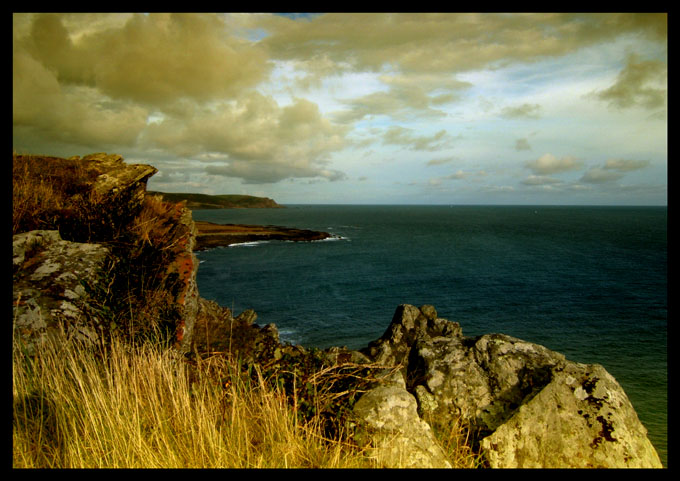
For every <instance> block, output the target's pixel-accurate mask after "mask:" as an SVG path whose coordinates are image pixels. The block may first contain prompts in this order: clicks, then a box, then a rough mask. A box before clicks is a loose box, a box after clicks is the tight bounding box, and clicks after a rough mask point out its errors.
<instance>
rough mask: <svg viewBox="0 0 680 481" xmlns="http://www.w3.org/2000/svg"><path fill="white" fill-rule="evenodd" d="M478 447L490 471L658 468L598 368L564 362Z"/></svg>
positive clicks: (615, 387)
mask: <svg viewBox="0 0 680 481" xmlns="http://www.w3.org/2000/svg"><path fill="white" fill-rule="evenodd" d="M552 374H553V376H552V379H551V381H550V382H549V383H548V384H546V385H545V387H543V388H542V389H541V390H540V391H539V392H538V393H537V394H536V396H534V397H533V398H531V399H530V400H528V401H527V402H525V403H524V404H522V405H521V406H520V407H519V409H517V410H516V411H515V413H514V414H513V416H512V417H511V418H510V419H508V420H507V421H506V422H505V423H504V424H502V425H500V426H499V427H498V428H497V429H496V431H495V432H494V433H493V434H491V435H490V436H488V437H486V438H484V439H483V440H482V442H481V445H482V447H483V449H484V451H485V455H486V458H487V461H488V462H489V465H490V467H492V468H661V467H662V465H661V461H660V459H659V456H658V454H657V452H656V450H655V449H654V447H653V446H652V444H651V442H650V441H649V439H648V438H647V430H646V429H645V428H644V426H643V425H642V424H641V423H640V420H639V419H638V417H637V414H636V413H635V410H634V409H633V406H632V405H631V404H630V401H629V400H628V398H627V397H626V395H625V394H624V392H623V389H621V387H620V386H619V384H618V383H617V382H616V380H615V379H614V378H613V377H612V376H611V375H610V374H609V373H608V372H607V371H606V370H605V369H604V368H603V367H602V366H600V365H597V364H591V365H585V364H577V363H567V364H566V365H565V366H564V367H562V368H556V369H553V371H552Z"/></svg>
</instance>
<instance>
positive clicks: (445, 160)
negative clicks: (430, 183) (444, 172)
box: [426, 156, 456, 166]
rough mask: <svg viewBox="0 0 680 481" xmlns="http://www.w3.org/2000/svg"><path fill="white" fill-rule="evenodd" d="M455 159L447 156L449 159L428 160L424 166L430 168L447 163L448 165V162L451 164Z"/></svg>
mask: <svg viewBox="0 0 680 481" xmlns="http://www.w3.org/2000/svg"><path fill="white" fill-rule="evenodd" d="M455 159H456V158H455V157H453V156H449V157H439V158H436V159H430V160H428V161H427V164H426V165H428V166H432V165H442V164H448V163H450V162H453V161H454V160H455Z"/></svg>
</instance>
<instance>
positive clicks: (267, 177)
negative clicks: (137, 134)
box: [143, 92, 346, 183]
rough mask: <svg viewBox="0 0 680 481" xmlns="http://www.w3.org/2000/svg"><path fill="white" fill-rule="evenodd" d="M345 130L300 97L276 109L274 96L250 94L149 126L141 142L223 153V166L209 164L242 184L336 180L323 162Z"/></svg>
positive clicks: (190, 152)
mask: <svg viewBox="0 0 680 481" xmlns="http://www.w3.org/2000/svg"><path fill="white" fill-rule="evenodd" d="M345 134H346V128H344V127H339V126H336V125H334V124H332V123H331V122H330V121H329V120H327V119H325V118H324V117H323V116H322V115H321V113H320V111H319V109H318V106H317V105H316V104H314V103H313V102H310V101H308V100H304V99H297V100H296V101H295V103H293V104H292V105H289V106H286V107H280V106H279V105H278V104H277V103H276V101H275V100H274V99H272V98H271V97H267V96H264V95H262V94H259V93H256V92H252V93H250V94H248V95H245V96H243V97H242V98H241V99H239V101H237V102H235V103H233V104H231V103H229V104H224V105H220V106H218V107H217V108H215V107H211V108H210V109H207V108H206V109H203V110H200V111H198V112H196V111H195V109H194V110H192V111H191V112H189V113H188V115H187V114H185V115H179V114H178V115H175V116H172V117H170V116H169V117H166V118H165V119H164V120H162V121H160V122H157V123H154V124H152V125H149V126H148V127H147V129H146V131H145V134H144V137H143V142H144V143H145V144H146V145H148V146H149V147H152V148H158V149H162V150H164V151H166V152H169V153H172V154H174V155H178V156H187V157H188V156H197V155H198V154H199V153H202V152H219V153H222V154H226V156H227V158H228V159H229V163H228V165H225V166H221V167H220V166H210V167H209V168H208V169H207V171H208V172H209V173H211V174H216V175H228V176H233V177H240V178H242V179H244V180H245V181H246V182H255V183H259V182H275V181H277V180H281V179H284V178H288V177H314V176H316V175H318V176H321V177H324V178H330V179H333V180H336V179H338V178H340V177H341V175H340V174H338V173H331V172H330V171H328V170H327V169H326V168H325V166H324V164H325V162H326V161H327V158H328V155H329V154H330V153H331V152H333V151H335V150H339V149H341V148H343V147H344V146H345Z"/></svg>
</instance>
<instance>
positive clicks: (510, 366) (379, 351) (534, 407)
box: [363, 305, 661, 468]
mask: <svg viewBox="0 0 680 481" xmlns="http://www.w3.org/2000/svg"><path fill="white" fill-rule="evenodd" d="M363 352H364V353H365V354H366V355H367V356H368V357H369V358H371V359H373V360H374V361H377V362H381V363H386V364H393V365H401V366H402V373H403V374H404V376H405V382H406V386H407V388H408V390H409V391H410V392H412V393H414V395H415V397H416V398H417V399H418V405H419V409H420V411H421V412H422V413H424V414H427V416H426V417H428V418H430V419H435V420H436V421H437V422H438V423H444V424H446V423H454V422H456V421H458V420H462V421H463V422H464V423H465V424H467V425H468V426H469V427H470V429H471V430H472V431H473V432H474V433H476V440H477V442H478V443H479V446H480V447H481V450H482V452H483V454H484V457H485V459H486V462H487V463H488V465H489V466H490V467H493V468H516V467H545V468H547V467H551V468H567V467H575V468H580V467H602V468H619V467H661V462H660V460H659V457H658V455H657V453H656V451H655V449H654V447H653V446H652V444H651V442H650V441H649V439H648V438H647V432H646V429H645V428H644V426H643V425H642V424H641V423H640V421H639V419H638V417H637V414H636V412H635V410H634V408H633V406H632V405H631V403H630V401H629V400H628V398H627V396H626V394H625V392H624V391H623V389H622V388H621V386H620V385H619V384H618V383H617V382H616V380H615V379H614V378H613V377H612V376H611V375H610V374H608V373H607V372H606V370H605V369H604V368H603V367H602V366H600V365H597V364H579V363H576V362H573V361H569V360H567V359H565V357H564V356H563V355H562V354H559V353H556V352H553V351H550V350H549V349H547V348H545V347H543V346H539V345H537V344H532V343H529V342H525V341H522V340H520V339H516V338H513V337H510V336H506V335H501V334H487V335H483V336H480V337H476V338H467V337H464V336H463V335H462V330H461V328H460V326H459V325H458V323H455V322H451V321H448V320H445V319H441V318H438V317H437V315H436V310H435V309H434V308H433V307H432V306H423V307H422V308H420V309H418V308H417V307H415V306H411V305H402V306H399V307H398V308H397V310H396V312H395V315H394V318H393V319H392V323H391V324H390V326H389V327H388V329H387V331H386V332H385V334H384V335H383V336H382V337H381V338H380V339H378V340H376V341H374V342H373V343H371V344H369V346H368V347H367V348H365V349H364V350H363Z"/></svg>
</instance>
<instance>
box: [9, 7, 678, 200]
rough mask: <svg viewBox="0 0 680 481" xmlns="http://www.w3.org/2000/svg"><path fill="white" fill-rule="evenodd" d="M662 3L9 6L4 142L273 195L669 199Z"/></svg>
mask: <svg viewBox="0 0 680 481" xmlns="http://www.w3.org/2000/svg"><path fill="white" fill-rule="evenodd" d="M667 56H668V41H667V15H666V14H665V13H661V14H652V13H597V14H595V13H584V14H575V13H507V14H504V13H423V14H418V13H399V14H394V13H352V14H350V13H326V14H273V13H252V14H251V13H210V14H209V13H200V14H199V13H196V14H191V13H181V14H179V13H149V14H141V13H130V14H124V13H116V14H105V13H87V14H86V13H71V14H34V13H15V14H13V66H12V77H13V149H14V151H15V152H16V153H32V154H48V155H55V156H60V157H70V156H73V155H80V156H83V155H87V154H90V153H94V152H107V153H116V154H120V155H122V156H123V157H124V158H125V161H126V162H128V163H144V164H151V165H153V166H155V167H156V168H157V169H158V173H157V174H156V175H155V176H153V177H152V178H151V179H150V181H149V184H148V189H149V190H155V191H162V192H198V193H204V194H249V195H257V196H264V197H270V198H273V199H275V200H276V201H277V202H279V203H281V204H451V205H453V204H513V205H515V204H523V205H526V204H530V205H555V204H556V205H666V204H667V189H668V187H667V163H668V145H667V142H668V121H667V96H668V95H667V91H668V72H667V64H668V62H667Z"/></svg>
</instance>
